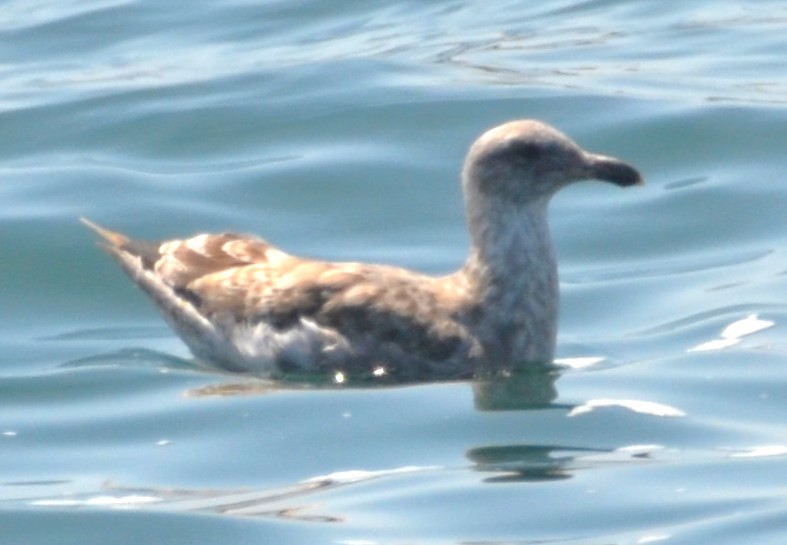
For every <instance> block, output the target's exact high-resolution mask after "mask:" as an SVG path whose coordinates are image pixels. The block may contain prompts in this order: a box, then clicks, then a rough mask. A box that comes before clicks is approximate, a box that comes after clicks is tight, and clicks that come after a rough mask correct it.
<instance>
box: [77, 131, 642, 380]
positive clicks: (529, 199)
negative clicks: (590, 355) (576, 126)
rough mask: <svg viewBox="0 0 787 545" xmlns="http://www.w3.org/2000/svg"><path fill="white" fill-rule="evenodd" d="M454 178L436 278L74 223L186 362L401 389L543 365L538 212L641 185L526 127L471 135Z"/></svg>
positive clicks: (626, 169)
mask: <svg viewBox="0 0 787 545" xmlns="http://www.w3.org/2000/svg"><path fill="white" fill-rule="evenodd" d="M461 178H462V189H463V193H464V200H465V211H466V218H467V223H468V228H469V233H470V249H469V253H468V256H467V259H466V261H465V262H464V264H463V265H462V267H461V268H460V269H459V270H458V271H456V272H454V273H452V274H449V275H446V276H437V277H435V276H428V275H425V274H421V273H418V272H414V271H410V270H406V269H403V268H398V267H393V266H385V265H374V264H366V263H357V262H346V263H337V262H328V261H320V260H314V259H308V258H304V257H298V256H295V255H292V254H289V253H285V252H284V251H282V250H280V249H278V248H277V247H275V246H273V245H272V244H270V243H268V242H266V241H264V240H262V239H260V238H256V237H253V236H246V235H239V234H234V233H222V234H200V235H197V236H194V237H193V238H187V239H179V240H167V241H164V242H145V241H138V240H133V239H130V238H129V237H127V236H125V235H123V234H120V233H117V232H114V231H110V230H108V229H105V228H104V227H101V226H99V225H97V224H95V223H93V222H91V221H90V220H87V219H85V218H81V221H82V222H83V223H85V224H86V225H87V226H88V227H90V228H91V229H92V230H93V231H95V232H96V233H97V234H98V235H100V237H101V238H102V239H103V241H102V246H103V247H104V249H106V250H107V251H108V252H109V253H110V254H111V255H112V257H114V258H115V259H116V260H117V262H118V263H119V264H120V266H121V267H122V268H123V270H124V271H125V272H126V273H127V274H128V275H129V276H130V277H131V279H132V280H133V281H134V283H135V284H136V285H137V286H139V287H140V288H141V289H142V290H143V291H144V292H145V293H146V294H147V295H148V296H149V297H150V298H151V299H152V300H153V302H154V303H155V304H156V306H157V307H158V309H159V311H160V312H161V314H162V315H163V316H164V318H165V319H166V320H167V322H168V323H169V325H170V326H171V327H172V329H174V331H175V332H176V333H177V334H178V335H179V336H180V337H181V338H182V339H183V341H184V342H185V343H186V345H188V347H189V349H190V350H191V352H192V353H193V354H194V356H195V357H196V358H197V359H199V360H202V361H205V362H208V363H211V364H214V365H217V366H219V367H221V368H224V369H227V370H230V371H241V372H251V373H254V374H258V375H264V376H269V377H277V376H279V377H281V376H288V375H290V374H293V373H299V372H304V373H320V374H322V373H325V374H329V375H330V374H334V375H335V376H337V377H338V376H342V377H343V376H357V377H373V376H383V375H386V376H390V377H393V378H395V379H398V380H401V381H409V380H425V379H432V380H451V379H463V378H471V377H473V376H479V375H480V374H484V373H498V372H500V373H508V372H514V371H518V370H522V369H525V370H528V369H538V368H544V367H546V368H548V367H549V366H551V365H552V362H553V359H554V352H555V344H556V337H557V317H558V301H559V287H558V273H557V264H556V261H555V254H554V249H553V246H552V241H551V237H550V233H549V225H548V223H547V208H548V204H549V202H550V200H551V198H552V196H553V195H555V193H556V192H558V191H559V190H560V189H562V188H564V187H566V186H567V185H570V184H572V183H573V182H577V181H581V180H589V179H596V180H602V181H607V182H611V183H613V184H615V185H618V186H621V187H627V186H633V185H639V184H641V183H642V178H641V176H640V174H639V172H637V170H636V169H635V168H634V167H632V166H630V165H628V164H627V163H624V162H623V161H620V160H618V159H615V158H612V157H607V156H604V155H599V154H595V153H590V152H588V151H585V150H583V149H582V148H581V147H579V146H578V145H577V144H576V143H575V142H573V141H572V140H571V139H570V138H569V137H567V136H566V135H564V134H563V133H561V132H560V131H558V130H557V129H555V128H553V127H551V126H549V125H547V124H545V123H543V122H540V121H536V120H519V121H511V122H508V123H504V124H502V125H500V126H497V127H494V128H492V129H490V130H488V131H486V132H485V133H483V134H482V135H481V136H480V137H479V138H478V139H477V140H476V141H475V142H474V143H473V144H472V146H471V147H470V150H469V152H468V154H467V158H466V159H465V162H464V167H463V169H462V176H461Z"/></svg>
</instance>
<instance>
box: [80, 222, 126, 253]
mask: <svg viewBox="0 0 787 545" xmlns="http://www.w3.org/2000/svg"><path fill="white" fill-rule="evenodd" d="M79 221H80V222H82V224H83V225H85V226H86V227H87V228H88V229H90V230H91V231H93V232H94V233H96V234H97V235H98V236H100V237H101V238H103V239H104V240H105V241H107V242H108V243H109V245H110V246H111V247H115V248H117V247H120V246H122V245H123V244H126V243H127V242H128V241H129V238H128V237H127V236H125V235H123V234H121V233H117V232H115V231H110V230H109V229H106V228H104V227H101V226H100V225H98V224H97V223H94V222H92V221H90V220H89V219H87V218H86V217H80V218H79Z"/></svg>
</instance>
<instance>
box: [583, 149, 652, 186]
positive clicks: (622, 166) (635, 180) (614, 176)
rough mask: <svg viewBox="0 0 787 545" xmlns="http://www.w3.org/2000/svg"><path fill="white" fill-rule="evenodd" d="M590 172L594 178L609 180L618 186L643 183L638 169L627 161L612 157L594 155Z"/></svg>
mask: <svg viewBox="0 0 787 545" xmlns="http://www.w3.org/2000/svg"><path fill="white" fill-rule="evenodd" d="M592 157H593V162H592V169H591V171H592V174H593V177H594V178H597V179H599V180H604V181H606V182H611V183H613V184H615V185H618V186H620V187H631V186H635V185H644V183H645V182H644V180H643V179H642V175H641V174H640V173H639V171H638V170H637V169H636V168H634V167H633V166H631V165H629V164H628V163H624V162H623V161H620V160H618V159H614V158H612V157H606V156H604V155H594V156H592Z"/></svg>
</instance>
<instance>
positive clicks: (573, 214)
mask: <svg viewBox="0 0 787 545" xmlns="http://www.w3.org/2000/svg"><path fill="white" fill-rule="evenodd" d="M786 24H787V4H785V3H784V2H783V1H765V2H758V3H757V5H756V7H755V6H754V5H749V4H744V3H736V2H731V1H727V2H724V1H723V2H709V1H701V0H695V1H692V2H683V3H680V4H679V5H678V4H676V5H670V6H669V8H666V7H665V5H664V3H663V2H657V1H654V0H651V1H641V2H619V1H617V2H616V1H589V2H578V1H568V0H562V1H558V2H550V3H543V2H542V3H536V2H525V3H523V2H499V3H495V4H492V5H490V3H488V2H484V3H481V2H472V1H466V2H452V1H448V0H442V1H435V2H431V3H428V4H424V3H410V2H398V3H390V2H385V3H384V2H365V3H360V2H359V3H354V4H347V3H344V4H342V5H341V6H339V5H335V6H334V5H331V4H329V3H324V2H309V1H303V2H279V3H276V2H268V3H264V4H263V3H258V2H242V1H236V2H212V1H203V2H200V3H190V4H189V5H188V6H184V5H179V4H172V5H168V4H166V3H164V4H162V3H157V2H150V1H144V0H142V1H137V2H130V1H122V0H117V1H113V0H105V1H101V0H94V1H80V2H63V1H58V2H54V1H50V0H36V1H31V0H24V1H22V0H9V1H7V2H5V3H4V4H3V5H2V6H0V33H2V39H0V44H1V45H0V77H2V80H3V84H2V86H0V89H1V90H0V161H1V162H0V199H1V202H2V203H3V204H2V206H0V249H2V260H0V278H1V279H2V282H0V305H1V306H0V308H1V309H2V311H1V313H0V354H1V355H0V400H1V402H2V410H1V411H0V459H2V464H0V529H2V535H3V540H2V541H3V543H4V544H6V543H8V544H14V543H20V544H21V543H24V544H48V543H53V544H54V543H57V544H61V543H80V544H92V543H96V544H98V543H101V544H103V543H108V542H112V543H139V542H140V541H142V540H145V541H148V542H153V543H169V544H177V543H184V544H185V543H188V544H193V543H255V544H256V543H345V544H367V543H368V544H376V543H501V544H502V543H522V544H524V543H566V544H568V543H571V544H572V545H575V544H578V545H596V544H610V543H615V544H638V543H656V542H658V543H675V544H703V545H704V544H706V543H716V544H719V543H730V544H738V543H758V544H771V543H772V544H782V543H784V540H785V537H787V503H786V502H785V492H787V483H785V479H784V477H783V475H785V474H787V437H785V427H784V418H783V415H784V414H787V399H785V393H784V392H785V378H784V377H785V369H787V367H786V365H787V364H785V354H787V343H785V342H784V340H783V338H784V325H783V324H784V323H785V322H786V321H787V306H785V303H784V300H783V299H784V298H783V296H782V294H783V293H785V271H787V253H785V251H784V249H783V247H782V246H783V241H784V239H785V237H787V231H786V230H785V228H783V227H782V226H783V224H784V221H783V217H784V214H783V204H782V201H783V192H784V190H783V188H782V184H783V182H784V173H785V172H787V169H786V168H785V167H787V158H786V156H785V154H784V146H785V136H784V127H785V126H786V124H787V108H786V106H787V98H785V97H787V76H786V75H787V66H785V64H786V63H785V57H784V54H783V53H784V51H785V50H787V43H786V42H787V38H785V33H784V28H785V25H786ZM520 117H537V118H541V119H544V120H546V121H548V122H550V123H553V124H555V125H556V126H558V127H559V128H561V129H562V130H564V131H565V132H567V133H569V134H570V135H571V136H572V137H574V138H575V139H577V140H578V141H579V142H580V143H581V144H582V145H584V146H585V147H587V148H589V149H591V150H594V151H599V152H602V153H608V154H613V155H616V156H618V157H621V158H623V159H626V160H628V161H630V162H632V163H634V164H636V165H637V166H638V167H640V168H641V170H642V171H643V173H644V174H645V177H646V179H647V184H648V185H647V186H645V187H644V188H638V189H632V190H628V191H620V190H618V189H617V188H614V187H610V186H606V185H603V184H598V183H591V184H584V185H579V186H576V187H572V188H570V189H569V190H568V191H565V192H564V193H562V194H561V195H559V196H558V197H557V198H556V200H555V201H554V203H553V206H552V210H551V222H552V226H553V232H554V238H555V241H556V245H557V248H558V253H559V260H560V264H561V275H562V276H561V278H562V293H563V299H562V305H561V327H560V339H559V346H558V352H559V356H560V357H561V358H563V359H568V363H569V364H570V366H569V367H568V368H567V369H566V370H565V371H564V372H563V373H561V374H560V376H559V377H557V378H556V380H555V381H551V380H548V379H547V378H546V377H538V378H533V379H532V380H527V381H524V382H523V383H519V384H515V385H514V387H513V388H512V389H513V392H499V391H495V389H494V385H483V384H482V385H472V384H469V383H455V384H424V385H416V386H407V387H386V388H372V387H365V388H336V389H319V388H309V387H305V386H304V385H291V384H289V385H288V384H275V383H274V384H271V383H267V382H265V381H261V380H255V379H251V378H249V377H244V376H239V375H231V374H221V373H218V372H216V371H212V370H209V369H204V368H200V367H197V366H196V365H195V364H194V362H192V361H191V359H190V357H189V355H188V352H187V351H186V350H185V348H184V347H183V345H182V344H181V343H180V342H179V341H178V340H177V338H175V337H174V336H173V334H172V333H171V332H170V331H169V330H168V329H167V328H166V326H165V325H164V324H163V322H162V321H161V319H160V318H159V317H158V316H157V314H156V313H155V311H154V310H153V309H152V308H151V306H150V304H149V303H148V302H147V301H146V300H145V299H144V297H143V296H142V295H141V294H140V293H139V292H138V291H137V290H135V289H134V288H133V287H131V286H130V284H129V282H128V281H127V280H126V279H125V278H124V277H123V276H122V274H121V273H120V272H119V271H118V270H117V268H116V267H115V265H114V264H113V263H111V262H110V260H109V259H108V258H107V257H106V256H105V255H102V253H101V252H100V251H98V250H97V249H96V248H95V245H94V243H93V238H92V237H91V235H90V234H89V233H87V232H86V231H85V230H84V229H83V228H82V227H81V226H80V225H78V223H77V221H76V218H77V217H78V216H80V215H85V216H88V217H91V218H93V219H95V220H96V221H99V222H101V223H104V224H107V225H109V226H111V227H114V228H117V229H121V230H123V231H125V232H128V233H132V234H134V235H135V236H138V237H147V238H159V237H166V236H178V235H188V234H192V233H194V232H198V231H202V230H210V231H218V230H222V229H232V230H236V231H241V232H257V233H262V234H263V235H264V236H266V237H267V238H268V239H270V240H272V241H274V242H276V243H277V244H279V245H281V246H283V247H285V248H287V249H289V250H291V251H294V252H297V253H299V254H304V255H312V256H318V257H324V258H329V259H337V260H343V259H358V260H369V261H376V262H383V263H393V264H398V265H404V266H408V267H413V268H417V269H419V270H423V271H426V272H430V273H442V272H446V271H449V270H451V269H453V268H455V267H457V266H458V265H459V264H460V263H461V262H462V260H463V258H464V253H465V250H466V244H467V236H466V233H465V230H464V224H463V216H462V209H461V195H460V192H459V187H458V182H457V173H458V169H459V164H460V161H461V159H462V157H463V155H464V152H465V150H466V147H467V146H468V145H469V143H470V142H471V141H472V140H473V139H474V138H475V136H476V135H477V134H479V133H480V132H481V131H482V130H484V129H485V128H487V127H489V126H491V125H494V124H497V123H499V122H502V121H504V120H507V119H512V118H520ZM552 397H554V399H552V400H551V401H549V400H550V399H551V398H552ZM528 403H535V406H530V407H528V406H527V405H528ZM503 409H505V410H503Z"/></svg>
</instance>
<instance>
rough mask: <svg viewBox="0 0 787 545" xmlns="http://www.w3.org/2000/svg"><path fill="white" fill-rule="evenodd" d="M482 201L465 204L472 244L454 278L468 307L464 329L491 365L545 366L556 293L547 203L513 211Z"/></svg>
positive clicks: (554, 330)
mask: <svg viewBox="0 0 787 545" xmlns="http://www.w3.org/2000/svg"><path fill="white" fill-rule="evenodd" d="M484 201H485V202H475V203H473V202H469V203H468V204H469V206H468V220H469V225H470V237H471V242H472V245H471V249H470V255H469V257H468V260H467V262H466V263H465V266H464V267H463V269H462V271H461V273H460V274H462V275H463V276H464V277H465V280H466V282H467V286H468V291H469V294H470V300H471V302H472V303H471V305H470V309H469V312H468V316H467V324H468V327H470V328H471V330H472V331H473V333H474V334H475V335H476V337H477V338H478V340H479V341H480V343H481V345H482V347H483V349H484V353H485V356H486V359H487V360H489V361H490V363H491V364H492V365H499V366H500V367H501V368H508V369H511V368H514V367H519V366H527V365H532V364H535V363H538V364H551V363H552V360H553V358H554V350H555V339H556V334H557V312H558V299H559V292H558V278H557V265H556V263H555V256H554V251H553V248H552V240H551V237H550V234H549V226H548V224H547V204H548V201H549V199H548V198H547V197H545V198H543V199H538V200H534V201H533V202H530V203H527V204H525V205H518V206H513V205H509V204H504V203H503V204H500V203H498V204H497V205H496V206H495V204H494V203H493V202H489V201H486V200H484Z"/></svg>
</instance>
